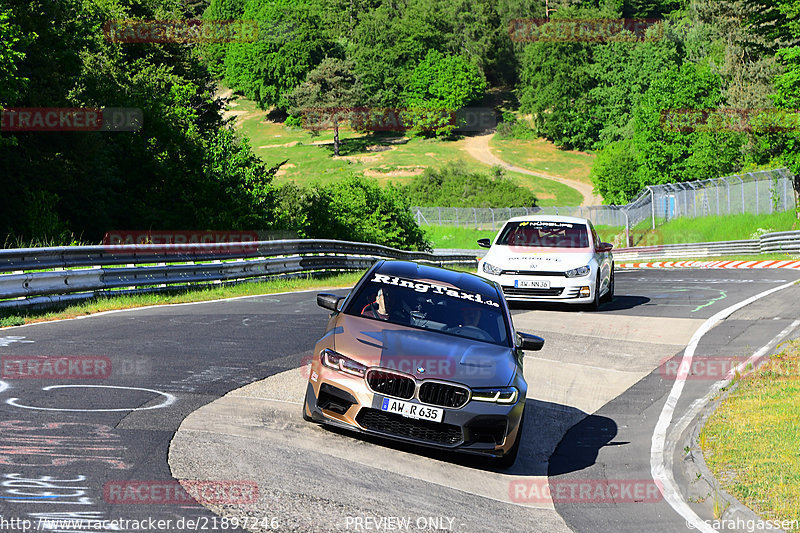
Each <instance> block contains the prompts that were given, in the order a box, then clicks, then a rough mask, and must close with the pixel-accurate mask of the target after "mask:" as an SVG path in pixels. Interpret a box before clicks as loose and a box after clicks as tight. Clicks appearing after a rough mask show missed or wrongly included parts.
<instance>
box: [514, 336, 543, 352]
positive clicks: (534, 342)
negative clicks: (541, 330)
mask: <svg viewBox="0 0 800 533" xmlns="http://www.w3.org/2000/svg"><path fill="white" fill-rule="evenodd" d="M517 341H518V342H517V347H519V348H522V349H523V350H531V351H533V352H538V351H539V350H541V349H542V348H544V339H543V338H541V337H539V336H538V335H531V334H530V333H522V332H521V331H518V332H517Z"/></svg>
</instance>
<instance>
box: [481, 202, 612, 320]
mask: <svg viewBox="0 0 800 533" xmlns="http://www.w3.org/2000/svg"><path fill="white" fill-rule="evenodd" d="M478 245H480V246H481V247H483V248H490V250H489V252H488V253H487V254H486V256H485V257H484V258H483V259H481V260H480V261H479V262H478V275H480V276H483V277H484V278H487V279H490V280H492V281H496V282H497V283H498V284H500V286H501V287H502V288H503V293H504V294H505V297H506V300H516V301H519V300H524V301H537V302H559V303H576V304H586V305H587V306H588V307H589V308H590V309H592V310H597V309H598V308H599V307H600V303H601V302H602V301H610V300H611V299H613V297H614V257H613V256H612V255H611V248H612V245H611V244H609V243H606V242H600V237H598V236H597V232H596V231H595V229H594V226H592V223H591V222H590V221H589V220H586V219H585V218H577V217H566V216H556V215H534V216H525V217H516V218H512V219H510V220H509V221H508V222H506V224H505V226H503V229H501V230H500V232H499V233H498V234H497V236H496V237H495V240H494V242H493V243H490V241H489V239H480V240H478Z"/></svg>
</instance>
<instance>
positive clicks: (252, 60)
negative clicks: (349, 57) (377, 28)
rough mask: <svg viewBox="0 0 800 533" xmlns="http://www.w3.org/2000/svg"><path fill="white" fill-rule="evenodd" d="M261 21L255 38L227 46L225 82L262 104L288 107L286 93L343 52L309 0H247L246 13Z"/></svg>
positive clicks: (316, 6) (266, 106) (316, 8)
mask: <svg viewBox="0 0 800 533" xmlns="http://www.w3.org/2000/svg"><path fill="white" fill-rule="evenodd" d="M241 17H242V19H244V20H248V21H250V20H252V21H255V22H256V23H257V24H258V28H259V37H258V39H256V40H255V41H254V42H232V43H229V44H228V45H227V47H226V50H225V58H224V67H225V68H224V81H225V83H226V84H227V85H228V86H230V87H232V88H233V89H235V90H237V91H239V92H241V93H242V94H244V95H245V96H246V97H248V98H250V99H252V100H255V101H256V102H257V103H258V104H259V105H260V106H261V107H262V108H264V109H266V108H269V107H271V106H278V107H281V108H284V109H285V108H287V107H288V105H289V104H288V101H287V100H286V97H287V95H288V94H289V92H290V91H292V89H294V88H295V87H297V86H298V85H300V84H301V83H302V82H303V81H304V80H305V78H306V75H307V74H308V72H310V71H311V70H312V69H314V67H316V66H317V65H318V64H319V63H320V62H321V61H322V60H323V59H324V58H325V57H326V56H328V55H331V56H340V55H341V53H340V52H339V51H337V47H336V46H335V43H333V42H332V41H331V40H330V35H329V33H328V32H327V30H326V29H325V28H324V27H323V26H322V12H321V9H320V7H319V5H317V4H316V3H314V2H312V1H310V0H307V1H306V0H303V1H297V0H274V1H271V2H262V1H261V0H248V1H247V3H246V4H245V8H244V10H243V12H242V15H241Z"/></svg>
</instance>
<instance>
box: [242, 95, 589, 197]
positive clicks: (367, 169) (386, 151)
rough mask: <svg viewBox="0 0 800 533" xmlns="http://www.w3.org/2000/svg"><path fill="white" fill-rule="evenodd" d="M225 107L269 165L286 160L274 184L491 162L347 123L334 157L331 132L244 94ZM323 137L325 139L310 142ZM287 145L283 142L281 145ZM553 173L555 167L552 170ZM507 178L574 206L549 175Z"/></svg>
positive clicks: (394, 175) (459, 142)
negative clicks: (279, 118) (283, 119)
mask: <svg viewBox="0 0 800 533" xmlns="http://www.w3.org/2000/svg"><path fill="white" fill-rule="evenodd" d="M234 103H235V104H236V105H235V107H231V108H230V110H231V111H234V112H237V113H239V112H241V113H242V114H240V115H238V117H237V121H236V124H237V128H238V130H239V131H240V132H241V133H242V134H243V135H246V136H247V137H248V138H249V139H250V143H251V145H252V146H253V150H254V152H255V153H256V154H257V155H258V156H259V157H261V158H262V159H263V160H264V161H265V162H266V163H267V164H268V165H273V164H276V163H278V162H280V161H283V160H287V159H288V163H286V164H285V165H284V166H283V167H282V168H281V169H280V171H279V172H278V176H277V177H276V181H277V182H278V183H281V182H286V181H293V182H295V183H297V184H300V185H310V184H313V183H330V182H332V181H335V180H337V179H340V178H342V177H344V176H347V175H349V174H351V173H353V172H358V173H363V174H364V175H365V176H367V177H371V178H374V179H376V180H377V181H378V182H379V183H380V184H381V185H386V184H388V183H389V182H394V183H398V184H400V183H404V182H406V181H408V180H410V179H411V178H412V177H413V176H415V175H419V174H420V173H422V172H423V171H424V170H425V169H426V168H441V167H442V166H444V165H446V164H447V163H450V162H453V161H463V162H464V163H465V164H466V166H467V168H468V169H469V170H477V171H481V172H489V170H490V167H489V166H488V165H484V164H483V163H480V162H479V161H477V160H475V159H473V158H471V157H469V156H468V155H467V154H466V152H465V148H464V144H465V140H464V139H463V138H461V139H455V140H446V141H445V140H436V139H424V138H420V137H412V138H408V137H404V136H403V135H402V134H398V133H378V134H372V135H364V134H361V133H357V132H354V131H352V130H350V129H349V128H345V127H343V128H340V130H339V138H340V140H342V141H343V142H342V145H341V146H340V154H341V155H340V157H334V156H333V145H332V144H330V141H332V140H333V132H332V131H329V130H326V131H322V132H320V134H319V135H318V136H312V135H311V133H310V132H308V131H305V130H302V129H300V128H290V127H286V126H284V125H283V124H282V123H277V122H271V121H268V120H266V112H265V111H262V110H259V109H258V108H257V106H256V105H255V103H253V102H252V101H249V100H246V99H244V98H238V99H237V100H235V102H234ZM322 142H327V143H329V144H312V143H322ZM287 144H288V145H289V146H286V145H287ZM553 173H554V172H553ZM507 175H508V177H509V178H511V179H512V180H514V181H516V182H517V183H518V184H519V185H521V186H523V187H526V188H528V189H530V190H531V191H533V192H534V194H536V196H537V198H538V199H539V205H542V206H548V205H578V204H580V203H581V201H582V197H581V195H580V193H578V191H576V190H575V189H573V188H571V187H568V186H566V185H562V184H560V183H556V182H554V181H552V180H547V179H543V178H537V177H535V176H529V175H527V174H521V173H516V172H508V173H507Z"/></svg>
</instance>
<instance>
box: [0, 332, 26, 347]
mask: <svg viewBox="0 0 800 533" xmlns="http://www.w3.org/2000/svg"><path fill="white" fill-rule="evenodd" d="M24 338H25V337H22V336H20V335H8V336H6V337H0V346H3V347H5V346H10V345H11V344H12V343H14V342H18V343H23V344H30V343H32V342H34V341H26V340H23V339H24Z"/></svg>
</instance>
